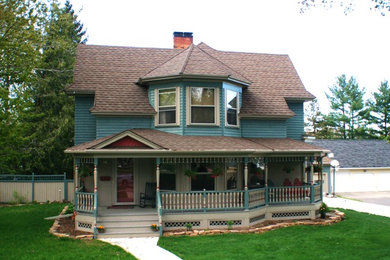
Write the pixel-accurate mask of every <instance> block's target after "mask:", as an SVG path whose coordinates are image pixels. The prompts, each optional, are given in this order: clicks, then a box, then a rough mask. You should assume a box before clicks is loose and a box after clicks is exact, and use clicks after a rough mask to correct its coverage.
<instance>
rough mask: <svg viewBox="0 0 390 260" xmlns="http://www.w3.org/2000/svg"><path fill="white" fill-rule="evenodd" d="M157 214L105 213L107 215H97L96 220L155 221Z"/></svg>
mask: <svg viewBox="0 0 390 260" xmlns="http://www.w3.org/2000/svg"><path fill="white" fill-rule="evenodd" d="M157 220H158V216H157V213H155V214H148V215H107V216H98V219H97V221H98V222H108V221H157Z"/></svg>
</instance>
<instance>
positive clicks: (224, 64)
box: [197, 46, 252, 83]
mask: <svg viewBox="0 0 390 260" xmlns="http://www.w3.org/2000/svg"><path fill="white" fill-rule="evenodd" d="M197 48H198V49H199V50H201V51H202V52H204V53H205V54H206V55H208V56H210V57H211V58H213V59H214V60H216V61H218V62H219V63H220V64H222V65H223V66H225V67H227V68H228V69H230V70H232V71H234V72H235V73H237V74H238V75H240V76H242V77H243V78H244V79H245V80H247V81H248V83H251V82H252V81H251V80H249V79H248V78H247V77H245V76H244V75H242V74H241V73H239V72H238V71H236V70H235V69H233V68H232V67H230V66H229V65H227V64H226V63H224V62H222V61H221V60H219V59H217V58H216V57H214V56H213V55H211V54H210V53H208V52H207V51H205V50H203V49H202V48H200V47H198V46H197ZM216 51H218V50H216ZM229 76H231V75H229Z"/></svg>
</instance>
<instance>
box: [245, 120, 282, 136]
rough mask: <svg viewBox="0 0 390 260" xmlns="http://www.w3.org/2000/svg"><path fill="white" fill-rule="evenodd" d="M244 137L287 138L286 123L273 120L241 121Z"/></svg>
mask: <svg viewBox="0 0 390 260" xmlns="http://www.w3.org/2000/svg"><path fill="white" fill-rule="evenodd" d="M241 133H242V137H258V138H285V137H286V136H287V135H286V121H285V120H271V119H268V120H266V119H241Z"/></svg>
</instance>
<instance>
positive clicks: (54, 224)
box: [49, 205, 93, 239]
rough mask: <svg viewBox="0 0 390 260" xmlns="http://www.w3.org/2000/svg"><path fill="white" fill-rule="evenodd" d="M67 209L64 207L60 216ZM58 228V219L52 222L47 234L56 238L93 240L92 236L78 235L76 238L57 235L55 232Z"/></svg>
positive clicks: (61, 234)
mask: <svg viewBox="0 0 390 260" xmlns="http://www.w3.org/2000/svg"><path fill="white" fill-rule="evenodd" d="M67 209H68V205H66V206H65V207H64V209H63V210H62V211H61V213H60V216H61V215H64V214H65V212H66V210H67ZM59 226H60V224H59V221H58V218H56V219H55V220H54V223H53V225H52V226H51V228H50V229H49V233H51V234H53V235H55V236H56V237H69V238H75V239H93V235H92V234H91V235H78V236H71V235H69V234H68V233H59V232H57V231H56V230H57V228H58V227H59Z"/></svg>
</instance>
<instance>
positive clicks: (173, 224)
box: [164, 221, 200, 228]
mask: <svg viewBox="0 0 390 260" xmlns="http://www.w3.org/2000/svg"><path fill="white" fill-rule="evenodd" d="M188 223H189V224H191V225H192V227H199V226H200V221H188V222H164V227H166V228H185V227H186V224H188Z"/></svg>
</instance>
